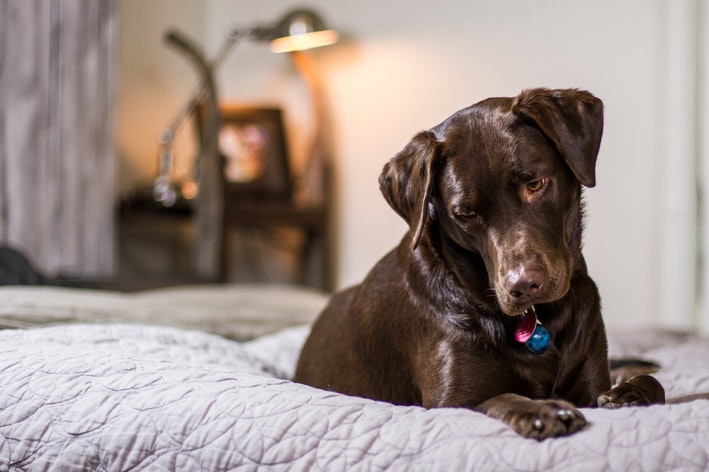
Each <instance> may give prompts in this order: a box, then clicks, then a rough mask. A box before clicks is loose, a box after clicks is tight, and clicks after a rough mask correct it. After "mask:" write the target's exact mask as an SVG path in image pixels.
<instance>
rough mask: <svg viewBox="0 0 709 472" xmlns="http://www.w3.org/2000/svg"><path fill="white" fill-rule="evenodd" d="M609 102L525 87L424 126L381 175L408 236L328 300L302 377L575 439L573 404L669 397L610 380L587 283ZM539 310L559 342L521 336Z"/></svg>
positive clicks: (578, 424)
mask: <svg viewBox="0 0 709 472" xmlns="http://www.w3.org/2000/svg"><path fill="white" fill-rule="evenodd" d="M602 128H603V105H602V103H601V101H600V100H599V99H597V98H596V97H594V96H593V95H591V94H590V93H588V92H584V91H579V90H547V89H533V90H527V91H525V92H522V93H521V94H520V95H519V96H518V97H516V98H491V99H488V100H485V101H482V102H480V103H477V104H475V105H473V106H471V107H468V108H465V109H463V110H460V111H459V112H457V113H455V114H453V115H452V116H451V117H449V118H448V119H446V120H445V121H444V122H443V123H441V124H440V125H438V126H436V127H434V128H432V129H431V130H429V131H423V132H421V133H419V134H417V135H416V136H415V137H414V138H413V139H412V141H411V142H410V143H409V144H408V145H407V146H406V147H405V148H404V149H403V150H402V151H401V152H400V153H398V154H397V155H396V156H394V158H392V159H391V161H390V162H389V163H387V164H386V166H385V167H384V170H383V172H382V174H381V176H380V184H381V189H382V192H383V194H384V196H385V198H386V199H387V201H388V202H389V204H390V205H391V206H392V208H394V210H396V212H397V213H398V214H399V215H400V216H401V217H402V218H404V219H405V220H406V221H407V222H408V224H409V226H410V231H409V232H408V233H407V234H406V236H405V237H404V239H403V240H402V242H401V244H400V245H399V246H398V247H397V248H396V249H394V250H393V251H392V252H391V253H389V254H388V255H387V256H385V257H384V258H383V259H382V260H381V261H380V262H379V263H378V264H377V265H376V266H375V267H374V268H373V269H372V271H371V272H370V273H369V275H368V276H367V277H366V279H365V280H364V282H363V283H362V284H361V285H359V286H356V287H353V288H350V289H348V290H345V291H343V292H340V293H338V294H336V295H334V296H333V298H332V300H331V302H330V304H329V306H328V307H327V308H326V309H325V310H324V312H323V313H322V315H321V316H320V318H319V319H318V321H317V322H316V324H315V325H314V327H313V330H312V333H311V335H310V337H309V339H308V341H307V342H306V344H305V347H304V348H303V351H302V354H301V357H300V360H299V364H298V368H297V372H296V376H295V380H296V381H298V382H302V383H306V384H309V385H312V386H315V387H320V388H323V389H330V390H334V391H337V392H342V393H347V394H351V395H358V396H363V397H369V398H373V399H378V400H385V401H389V402H393V403H397V404H406V405H423V406H424V407H427V408H429V407H445V406H451V407H468V408H472V409H475V410H478V411H481V412H484V413H486V414H488V415H490V416H492V417H495V418H499V419H501V420H502V421H504V422H506V423H507V424H509V425H510V426H511V427H512V428H514V429H515V430H516V431H517V432H519V433H520V434H522V435H524V436H527V437H534V438H538V439H543V438H546V437H550V436H560V435H565V434H571V433H573V432H575V431H577V430H579V429H581V428H582V427H584V426H585V424H586V420H585V419H584V417H583V416H582V414H581V413H580V412H579V411H578V410H577V409H576V408H575V406H595V405H596V404H597V403H599V404H601V405H602V406H607V407H613V406H620V405H626V404H648V403H652V402H660V401H663V399H664V392H663V390H662V387H661V386H660V385H659V384H658V383H657V381H655V380H654V379H653V378H652V377H649V376H646V375H645V376H639V377H636V378H634V379H631V380H630V381H628V382H624V383H622V384H621V385H620V386H618V387H616V388H615V389H613V390H610V391H609V389H610V387H611V385H610V375H609V368H608V358H607V345H606V337H605V333H604V328H603V321H602V319H601V313H600V301H599V296H598V291H597V289H596V285H595V284H594V282H593V281H592V280H591V278H590V277H589V276H588V274H587V271H586V264H585V261H584V258H583V255H582V253H581V243H582V239H581V237H582V226H583V225H582V216H583V210H582V203H581V193H582V192H581V188H582V185H583V186H586V187H593V186H594V185H595V163H596V157H597V154H598V150H599V146H600V142H601V134H602ZM532 306H535V307H536V312H537V314H538V317H539V319H540V321H541V322H542V323H543V324H544V326H545V327H546V328H548V330H549V332H550V333H551V336H552V344H551V346H550V347H549V349H548V350H547V351H546V352H545V353H543V354H533V353H531V352H529V351H528V350H527V349H526V348H525V346H524V345H523V344H521V343H518V342H516V341H515V339H514V336H513V331H514V328H515V317H516V316H517V315H520V314H521V313H523V312H524V311H525V310H527V309H529V308H530V307H532Z"/></svg>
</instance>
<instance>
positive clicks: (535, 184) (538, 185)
mask: <svg viewBox="0 0 709 472" xmlns="http://www.w3.org/2000/svg"><path fill="white" fill-rule="evenodd" d="M545 184H546V179H539V180H534V181H532V182H529V183H527V190H529V191H530V192H533V193H534V192H538V191H540V190H541V189H543V188H544V185H545Z"/></svg>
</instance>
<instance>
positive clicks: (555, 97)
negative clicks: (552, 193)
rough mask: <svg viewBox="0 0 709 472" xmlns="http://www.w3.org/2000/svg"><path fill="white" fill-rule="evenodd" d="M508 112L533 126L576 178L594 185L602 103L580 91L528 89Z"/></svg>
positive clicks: (601, 124) (583, 182) (601, 123)
mask: <svg viewBox="0 0 709 472" xmlns="http://www.w3.org/2000/svg"><path fill="white" fill-rule="evenodd" d="M512 112H513V113H514V114H516V115H517V116H519V117H520V118H522V119H523V120H525V121H527V122H530V121H531V122H533V124H535V125H536V126H537V128H539V130H540V131H541V132H542V133H544V134H545V135H546V136H547V137H548V138H549V139H551V141H552V142H553V143H554V145H555V146H556V150H557V151H558V152H559V153H560V154H561V156H562V157H563V158H564V160H565V161H566V163H567V164H568V165H569V167H570V168H571V171H572V172H573V173H574V175H575V176H576V178H577V179H578V180H579V182H581V183H582V184H583V185H585V186H586V187H593V186H594V185H596V157H598V149H599V147H600V146H601V135H602V134H603V103H602V102H601V101H600V100H599V99H598V98H596V97H594V96H593V95H591V94H590V93H588V92H585V91H583V90H576V89H565V90H549V89H543V88H539V89H532V90H525V91H524V92H522V93H521V94H520V95H519V96H518V97H517V99H516V100H515V102H514V104H513V105H512Z"/></svg>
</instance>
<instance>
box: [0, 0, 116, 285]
mask: <svg viewBox="0 0 709 472" xmlns="http://www.w3.org/2000/svg"><path fill="white" fill-rule="evenodd" d="M117 3H118V1H117V0H102V1H100V2H97V1H93V0H50V1H46V0H0V244H9V245H12V246H14V247H18V248H20V249H21V250H23V251H25V252H26V253H27V254H28V255H29V256H30V257H31V259H32V260H33V261H34V262H35V263H37V265H38V266H39V267H41V268H42V269H44V270H45V271H47V272H48V273H50V274H56V273H59V272H61V273H63V274H71V275H80V276H107V275H110V274H111V273H112V271H113V266H114V258H115V256H114V208H113V202H114V187H115V180H116V179H115V167H116V166H115V162H116V160H115V152H116V151H115V137H114V123H115V118H114V113H115V103H114V102H115V90H116V77H117V39H118V37H117V36H118V28H117V26H118V24H117V21H118V8H117Z"/></svg>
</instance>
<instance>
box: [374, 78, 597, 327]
mask: <svg viewBox="0 0 709 472" xmlns="http://www.w3.org/2000/svg"><path fill="white" fill-rule="evenodd" d="M602 131H603V105H602V103H601V101H600V100H599V99H597V98H596V97H594V96H593V95H591V94H590V93H588V92H584V91H580V90H574V89H571V90H548V89H533V90H527V91H524V92H522V93H521V94H520V95H519V96H518V97H516V98H491V99H488V100H484V101H482V102H480V103H477V104H475V105H473V106H471V107H468V108H465V109H463V110H460V111H458V112H457V113H455V114H453V115H452V116H450V117H449V118H448V119H446V120H445V121H444V122H443V123H441V124H440V125H438V126H436V127H434V128H432V129H431V130H428V131H423V132H421V133H419V134H417V135H416V136H415V137H414V138H413V139H412V140H411V142H409V143H408V144H407V146H406V147H405V148H404V149H403V150H402V151H401V152H399V153H398V154H397V155H396V156H394V157H393V158H392V159H391V160H390V161H389V162H388V163H387V164H386V166H385V167H384V170H383V171H382V174H381V176H380V177H379V182H380V186H381V189H382V193H383V194H384V196H385V198H386V199H387V201H388V202H389V204H390V205H391V206H392V208H394V210H396V212H397V213H398V214H399V215H401V217H403V218H404V219H405V220H406V221H407V222H408V224H409V226H410V228H411V231H410V245H411V250H412V251H414V250H417V247H418V246H419V245H423V244H425V245H428V246H440V247H436V248H435V249H437V250H438V251H441V250H442V249H444V247H445V248H448V249H451V248H453V252H455V253H456V254H458V255H460V254H465V253H469V254H470V255H471V257H470V260H469V261H466V260H465V259H466V258H465V257H463V258H462V260H461V258H460V257H457V258H456V259H457V260H454V261H447V263H450V264H451V265H452V266H460V265H461V264H462V265H465V264H473V263H474V262H473V261H474V260H478V261H479V260H482V261H483V263H484V264H483V265H484V270H486V272H487V277H488V281H489V288H492V289H493V291H492V292H493V293H494V294H495V296H496V302H497V303H498V304H499V307H500V308H501V309H502V311H504V312H505V313H507V314H508V315H511V316H514V315H519V314H520V313H522V312H524V311H525V310H526V309H527V308H529V307H530V306H531V305H533V304H537V303H549V302H553V301H556V300H558V299H560V298H561V297H563V296H564V295H565V294H566V293H567V291H568V290H569V285H570V280H571V276H572V273H573V270H574V268H575V266H576V265H577V264H580V263H581V230H582V221H581V216H582V210H581V186H582V185H584V186H586V187H593V186H594V185H595V181H596V179H595V165H596V157H597V155H598V149H599V147H600V142H601V134H602ZM449 252H450V251H449ZM454 269H455V267H452V272H453V273H458V274H460V273H464V272H465V271H460V270H458V271H456V270H454ZM461 283H463V284H465V281H464V280H463V281H461Z"/></svg>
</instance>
